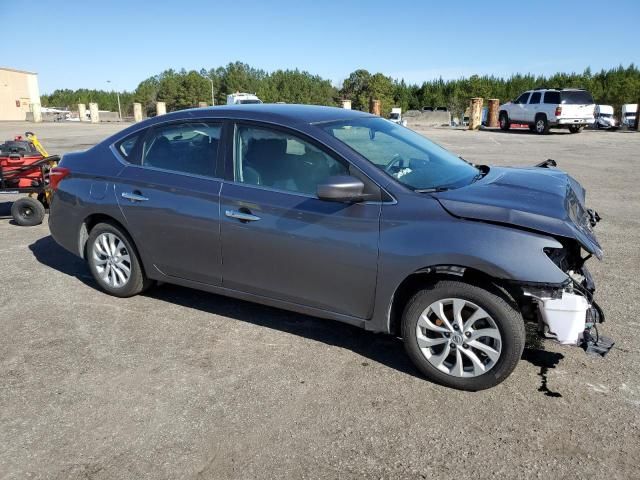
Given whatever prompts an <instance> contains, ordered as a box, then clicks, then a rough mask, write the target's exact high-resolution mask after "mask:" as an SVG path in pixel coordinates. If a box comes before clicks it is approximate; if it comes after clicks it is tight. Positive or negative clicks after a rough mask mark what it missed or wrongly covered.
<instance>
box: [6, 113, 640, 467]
mask: <svg viewBox="0 0 640 480" xmlns="http://www.w3.org/2000/svg"><path fill="white" fill-rule="evenodd" d="M120 128H122V126H121V125H80V124H42V125H33V124H26V123H0V139H5V138H10V137H12V136H13V135H15V134H16V133H21V132H23V131H24V130H31V129H33V130H35V131H36V133H38V134H39V136H40V138H41V140H42V142H43V144H44V145H45V146H46V147H47V148H48V149H49V150H50V151H51V152H52V153H64V152H66V151H70V150H74V149H82V148H86V147H88V146H90V145H92V144H94V143H95V142H97V141H99V140H100V139H102V138H104V137H106V136H107V135H109V134H111V133H113V132H115V131H117V130H119V129H120ZM424 133H425V134H426V135H427V136H429V137H431V138H432V139H434V140H436V141H437V142H439V143H441V144H443V145H444V146H445V147H447V148H449V149H451V150H453V151H455V152H456V153H458V154H460V155H462V156H463V157H465V158H467V159H469V160H471V161H474V162H477V163H489V164H498V165H507V164H513V165H532V164H534V163H538V162H540V161H542V160H545V159H547V158H554V159H556V160H557V161H558V163H559V165H560V167H561V168H563V169H565V170H567V171H568V172H570V173H571V174H572V175H574V176H575V177H576V178H577V179H578V180H579V181H581V182H582V183H583V185H584V186H585V187H586V188H587V200H588V203H589V205H590V206H592V207H594V208H595V209H597V210H598V212H599V213H600V215H601V216H602V217H603V221H602V222H601V223H600V224H599V226H598V229H597V231H598V235H599V239H600V241H601V244H602V245H603V247H604V249H605V255H606V257H605V260H604V261H603V262H598V261H597V260H591V261H590V262H589V266H590V268H591V270H592V272H593V273H594V277H595V279H596V282H597V284H598V290H599V291H598V298H599V302H600V304H601V306H602V307H603V309H604V310H605V312H606V314H607V323H606V324H605V325H604V326H603V327H602V329H601V331H602V332H604V333H605V334H606V335H609V336H612V337H614V338H615V339H616V341H617V344H616V348H615V349H614V350H612V351H611V353H610V354H609V355H608V356H607V357H606V358H605V359H599V358H594V357H590V356H587V355H586V354H585V353H584V352H582V351H581V350H578V349H576V348H571V347H561V346H557V345H553V344H551V343H546V344H544V345H540V344H538V343H537V342H536V341H534V340H533V339H532V340H531V341H530V343H529V346H528V348H527V350H526V351H525V354H524V356H523V361H522V362H520V364H519V366H518V368H517V369H516V371H515V372H514V373H513V374H512V376H511V377H510V378H509V379H508V380H507V381H506V382H505V383H503V384H502V385H500V386H498V387H496V388H494V389H491V390H489V391H484V392H479V393H464V392H458V391H454V390H448V389H446V388H443V387H440V386H437V385H434V384H431V383H429V382H428V381H426V380H424V379H423V378H421V377H420V376H419V374H418V372H417V371H416V370H415V369H414V368H413V366H412V365H411V363H410V362H409V360H408V359H407V357H406V356H405V354H404V351H403V348H402V345H401V343H400V342H399V341H397V340H396V339H393V338H389V337H384V336H380V335H374V334H370V333H367V332H364V331H360V330H358V329H355V328H352V327H349V326H346V325H342V324H339V323H334V322H331V321H326V320H320V319H315V318H311V317H306V316H302V315H298V314H293V313H288V312H284V311H280V310H276V309H272V308H266V307H262V306H258V305H253V304H249V303H245V302H242V301H237V300H231V299H227V298H224V297H219V296H216V295H212V294H208V293H202V292H198V291H193V290H188V289H185V288H180V287H174V286H170V285H163V286H161V287H159V288H156V289H154V290H152V291H150V292H149V293H148V294H146V295H144V296H139V297H136V298H130V299H125V300H123V299H116V298H113V297H110V296H108V295H105V294H103V293H101V292H100V291H98V290H96V289H95V288H94V283H93V281H92V279H91V276H90V274H89V271H88V269H87V268H86V267H85V265H84V264H83V262H82V261H81V260H79V259H78V258H76V257H74V256H73V255H71V254H70V253H67V252H66V251H64V250H62V249H61V248H60V247H58V246H57V245H56V244H55V243H54V242H53V240H52V239H51V237H50V236H49V231H48V228H47V226H46V223H45V224H43V225H41V226H38V227H32V228H22V227H18V226H16V225H13V224H12V223H11V221H10V213H9V209H10V204H11V201H12V200H13V199H15V198H16V197H15V196H7V195H2V196H0V272H1V275H2V281H1V282H2V283H1V284H0V285H1V289H0V478H11V479H13V478H15V479H23V478H60V479H75V478H78V479H80V478H94V479H118V478H143V477H147V478H172V479H173V478H215V479H225V478H375V479H380V478H385V479H386V478H389V479H397V478H454V477H455V478H457V479H464V478H469V479H476V478H494V477H495V476H496V475H497V476H498V478H500V477H502V478H523V477H527V478H528V477H533V478H536V477H542V478H589V477H591V478H598V477H605V476H606V477H607V478H639V477H640V467H639V463H638V458H640V355H639V353H640V347H639V345H638V335H637V332H638V331H639V329H640V296H639V295H638V292H639V291H640V281H639V277H638V270H639V267H640V249H639V248H638V245H640V213H639V207H640V187H639V185H640V134H637V133H633V132H628V133H627V132H615V133H613V132H599V131H585V132H583V133H581V134H579V135H570V134H568V133H565V132H562V131H559V132H557V133H554V134H552V135H548V136H544V137H539V136H536V135H534V134H530V133H529V132H528V131H526V132H525V131H521V132H509V133H502V132H499V131H491V132H489V131H482V132H468V131H462V130H452V129H432V130H428V131H425V132H424Z"/></svg>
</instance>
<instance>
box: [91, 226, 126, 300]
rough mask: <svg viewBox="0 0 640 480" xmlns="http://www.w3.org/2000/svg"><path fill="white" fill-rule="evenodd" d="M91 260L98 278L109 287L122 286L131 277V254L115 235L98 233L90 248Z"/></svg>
mask: <svg viewBox="0 0 640 480" xmlns="http://www.w3.org/2000/svg"><path fill="white" fill-rule="evenodd" d="M91 255H92V259H91V260H92V262H93V264H94V266H95V269H96V272H97V273H98V276H99V277H100V279H101V280H102V281H103V282H104V283H105V284H107V285H108V286H110V287H115V288H120V287H124V286H125V285H126V284H127V283H128V282H129V279H130V278H131V256H130V255H129V251H128V250H127V246H126V245H125V243H124V242H123V241H122V239H120V238H119V237H118V236H117V235H114V234H113V233H110V232H107V233H102V234H100V235H99V236H98V237H97V238H96V240H95V242H93V248H92V252H91Z"/></svg>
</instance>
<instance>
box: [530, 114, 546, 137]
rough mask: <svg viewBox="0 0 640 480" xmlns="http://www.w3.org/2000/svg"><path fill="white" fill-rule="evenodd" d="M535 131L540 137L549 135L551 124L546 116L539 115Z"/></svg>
mask: <svg viewBox="0 0 640 480" xmlns="http://www.w3.org/2000/svg"><path fill="white" fill-rule="evenodd" d="M534 127H535V131H536V133H537V134H538V135H546V134H547V133H549V122H548V121H547V117H546V116H545V115H538V116H537V117H536V121H535V124H534Z"/></svg>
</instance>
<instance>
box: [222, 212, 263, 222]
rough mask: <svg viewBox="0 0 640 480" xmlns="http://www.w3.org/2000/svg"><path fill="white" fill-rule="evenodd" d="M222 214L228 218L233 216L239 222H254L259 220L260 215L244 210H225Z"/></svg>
mask: <svg viewBox="0 0 640 480" xmlns="http://www.w3.org/2000/svg"><path fill="white" fill-rule="evenodd" d="M224 214H225V215H226V216H227V217H229V218H235V219H237V220H240V221H241V222H256V221H258V220H260V217H258V216H256V215H252V214H250V213H246V212H239V211H237V210H227V211H226V212H224Z"/></svg>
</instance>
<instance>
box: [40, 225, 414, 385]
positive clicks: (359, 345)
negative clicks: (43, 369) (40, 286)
mask: <svg viewBox="0 0 640 480" xmlns="http://www.w3.org/2000/svg"><path fill="white" fill-rule="evenodd" d="M29 249H30V250H31V251H32V252H33V255H34V256H35V258H36V260H38V261H39V262H40V263H42V264H43V265H46V266H48V267H51V268H53V269H55V270H57V271H59V272H62V273H64V274H66V275H69V276H72V277H75V278H77V279H79V280H80V281H81V282H82V283H84V284H86V285H88V286H90V287H92V288H97V285H96V283H95V282H94V280H93V278H92V277H91V274H90V272H89V269H88V267H87V266H86V263H85V262H84V261H83V260H82V259H80V258H78V257H76V256H75V255H73V254H72V253H70V252H68V251H66V250H65V249H63V248H62V247H61V246H59V245H58V244H57V243H56V242H55V241H54V240H53V238H52V237H51V236H47V237H44V238H41V239H39V240H37V241H36V242H34V243H33V244H31V245H29ZM144 295H145V296H148V297H150V298H154V299H157V300H161V301H164V302H169V303H172V304H177V305H182V306H185V307H189V308H195V309H198V310H200V311H203V312H206V313H211V314H213V315H220V316H223V317H228V318H231V319H234V320H240V321H242V322H247V323H252V324H254V325H258V326H260V327H265V328H270V329H272V330H278V331H281V332H285V333H289V334H293V335H297V336H300V337H304V338H308V339H311V340H314V341H317V342H322V343H325V344H327V345H331V346H335V347H339V348H345V349H348V350H351V351H353V352H355V353H357V354H359V355H361V356H362V357H364V358H365V359H368V360H370V361H374V362H378V363H381V364H383V365H385V366H387V367H389V368H392V369H394V370H398V371H399V372H402V373H405V374H408V375H411V376H414V377H418V378H422V375H421V374H420V372H419V371H418V370H417V369H416V368H415V367H414V366H413V364H412V363H411V361H410V360H409V358H408V357H407V355H406V354H405V353H404V346H403V345H402V341H401V340H399V339H398V338H395V337H392V336H390V335H380V334H375V333H371V332H367V331H364V330H362V329H360V328H357V327H353V326H351V325H347V324H344V323H340V322H336V321H332V320H325V319H321V318H317V317H311V316H308V315H302V314H298V313H295V312H289V311H286V310H280V309H277V308H272V307H267V306H264V305H259V304H256V303H251V302H246V301H243V300H237V299H234V298H230V297H225V296H222V295H216V294H214V293H208V292H203V291H200V290H193V289H190V288H185V287H180V286H177V285H170V284H161V285H159V286H157V287H155V288H152V289H151V290H149V291H148V292H147V293H145V294H144ZM361 366H362V367H367V366H369V362H368V361H366V360H364V359H363V361H362V363H361Z"/></svg>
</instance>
